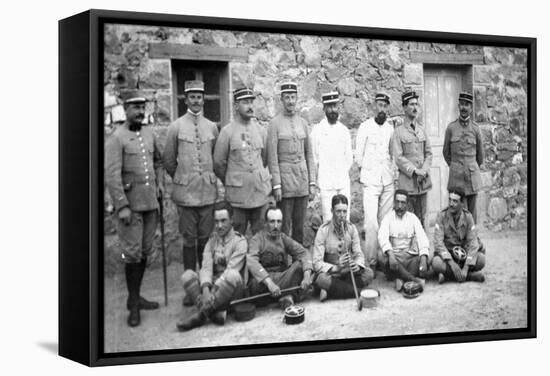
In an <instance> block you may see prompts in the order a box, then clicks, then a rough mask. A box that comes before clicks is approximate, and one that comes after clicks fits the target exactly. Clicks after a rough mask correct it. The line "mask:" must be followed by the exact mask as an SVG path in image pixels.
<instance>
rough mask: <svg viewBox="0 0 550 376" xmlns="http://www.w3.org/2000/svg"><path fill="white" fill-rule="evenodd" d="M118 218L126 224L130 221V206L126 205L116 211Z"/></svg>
mask: <svg viewBox="0 0 550 376" xmlns="http://www.w3.org/2000/svg"><path fill="white" fill-rule="evenodd" d="M118 219H119V220H120V221H121V222H122V223H124V224H125V225H126V226H128V225H129V224H130V222H131V221H132V211H131V210H130V208H129V207H127V206H126V207H124V208H122V209H120V210H119V212H118Z"/></svg>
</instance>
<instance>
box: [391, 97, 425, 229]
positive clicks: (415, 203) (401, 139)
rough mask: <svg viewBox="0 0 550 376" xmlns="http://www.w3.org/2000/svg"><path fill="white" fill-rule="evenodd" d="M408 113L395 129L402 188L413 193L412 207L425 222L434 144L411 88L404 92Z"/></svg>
mask: <svg viewBox="0 0 550 376" xmlns="http://www.w3.org/2000/svg"><path fill="white" fill-rule="evenodd" d="M401 100H402V104H403V110H404V112H405V117H404V119H403V124H402V125H400V126H399V127H397V128H396V129H395V131H394V133H393V141H392V143H393V153H394V158H395V163H396V164H397V168H398V169H399V183H398V185H399V188H400V189H404V190H405V191H407V193H408V194H409V199H408V203H409V211H411V212H413V213H414V214H415V215H416V216H417V217H418V219H419V220H420V223H421V224H422V226H424V220H425V217H426V204H427V195H428V190H430V189H431V187H432V182H431V179H430V167H431V165H432V147H431V146H430V141H429V139H428V136H427V135H426V131H425V130H424V127H423V126H422V125H420V124H419V123H418V119H417V117H418V107H419V104H418V95H417V94H416V92H414V91H407V92H405V93H404V94H403V95H402V96H401Z"/></svg>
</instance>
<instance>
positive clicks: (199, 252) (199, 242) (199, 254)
mask: <svg viewBox="0 0 550 376" xmlns="http://www.w3.org/2000/svg"><path fill="white" fill-rule="evenodd" d="M207 242H208V239H201V240H197V258H198V261H199V270H200V269H201V268H202V255H203V252H204V247H206V243H207Z"/></svg>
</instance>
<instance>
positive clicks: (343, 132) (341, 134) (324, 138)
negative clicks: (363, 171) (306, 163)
mask: <svg viewBox="0 0 550 376" xmlns="http://www.w3.org/2000/svg"><path fill="white" fill-rule="evenodd" d="M311 144H312V148H313V160H314V162H315V166H316V170H317V183H318V186H319V188H320V189H342V188H345V187H349V184H350V178H349V169H350V167H351V164H352V163H353V152H352V150H351V136H350V133H349V130H348V128H347V127H346V126H345V125H344V124H342V123H340V122H336V124H329V122H328V121H327V119H326V118H325V119H323V120H322V121H321V122H320V123H319V124H317V125H315V126H314V127H313V130H312V131H311Z"/></svg>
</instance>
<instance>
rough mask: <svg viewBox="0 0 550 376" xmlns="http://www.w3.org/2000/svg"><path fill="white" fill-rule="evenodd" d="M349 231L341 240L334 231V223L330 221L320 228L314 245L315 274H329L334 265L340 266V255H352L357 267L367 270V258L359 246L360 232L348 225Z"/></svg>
mask: <svg viewBox="0 0 550 376" xmlns="http://www.w3.org/2000/svg"><path fill="white" fill-rule="evenodd" d="M346 226H347V230H346V231H345V233H344V237H343V238H342V239H341V238H340V237H338V235H337V234H336V232H335V231H334V225H333V221H332V220H330V221H328V222H326V223H324V224H323V225H321V227H320V228H319V231H317V235H316V236H315V244H314V245H313V270H315V273H328V272H329V271H330V269H331V268H332V267H333V266H334V265H338V259H339V258H340V255H342V254H343V253H345V252H347V251H348V250H349V251H350V253H351V257H352V259H353V260H354V261H355V263H356V264H357V265H359V266H360V267H362V268H363V269H366V267H365V256H364V255H363V252H362V251H361V246H360V244H359V232H358V231H357V228H356V227H355V225H354V224H352V223H351V222H348V223H347V225H346Z"/></svg>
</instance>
